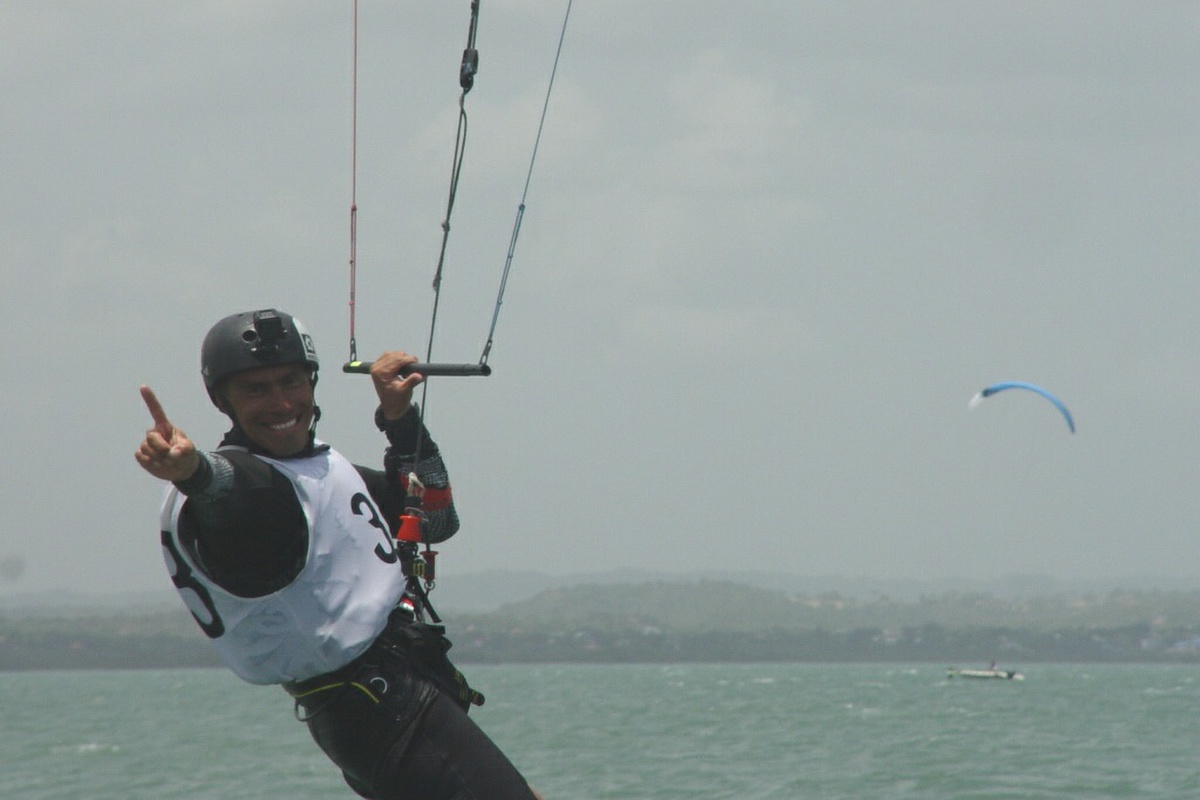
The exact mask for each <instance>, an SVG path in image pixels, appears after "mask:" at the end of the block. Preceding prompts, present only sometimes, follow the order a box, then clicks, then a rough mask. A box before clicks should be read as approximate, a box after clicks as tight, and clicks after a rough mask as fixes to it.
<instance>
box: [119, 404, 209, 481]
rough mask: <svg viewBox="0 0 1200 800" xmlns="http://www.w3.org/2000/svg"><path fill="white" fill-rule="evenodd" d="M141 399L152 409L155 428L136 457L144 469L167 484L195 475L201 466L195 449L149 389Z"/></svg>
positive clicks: (138, 450) (143, 442) (148, 431)
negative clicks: (172, 422)
mask: <svg viewBox="0 0 1200 800" xmlns="http://www.w3.org/2000/svg"><path fill="white" fill-rule="evenodd" d="M141 392H142V399H143V400H145V401H146V408H148V409H150V417H151V418H152V419H153V420H154V427H153V428H150V429H149V430H147V431H146V438H145V439H143V440H142V445H141V447H139V448H138V449H137V452H135V453H134V454H133V457H134V458H135V459H137V462H138V463H139V464H141V465H142V469H144V470H146V472H149V473H150V474H151V475H153V476H154V477H156V478H161V479H162V480H164V481H182V480H186V479H187V478H190V477H191V476H192V475H193V474H195V472H196V469H197V468H198V467H199V466H200V456H198V455H197V454H196V446H195V445H194V444H192V440H191V439H189V438H188V437H187V434H185V433H184V432H183V431H182V430H180V429H179V428H176V427H175V426H174V425H173V424H171V421H170V420H169V419H167V414H166V412H165V411H163V407H162V404H161V403H159V402H158V398H157V397H155V396H154V392H153V391H151V390H150V387H149V386H143V387H141Z"/></svg>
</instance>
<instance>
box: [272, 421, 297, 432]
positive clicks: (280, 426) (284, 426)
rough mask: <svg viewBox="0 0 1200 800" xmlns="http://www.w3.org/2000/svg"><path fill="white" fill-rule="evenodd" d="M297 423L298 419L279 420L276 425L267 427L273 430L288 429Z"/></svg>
mask: <svg viewBox="0 0 1200 800" xmlns="http://www.w3.org/2000/svg"><path fill="white" fill-rule="evenodd" d="M295 424H296V420H294V419H289V420H288V421H287V422H277V423H275V424H274V425H268V426H267V427H268V428H270V429H271V430H273V431H286V430H287V429H288V428H291V427H292V426H294V425H295Z"/></svg>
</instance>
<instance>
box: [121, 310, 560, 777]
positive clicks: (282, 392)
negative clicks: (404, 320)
mask: <svg viewBox="0 0 1200 800" xmlns="http://www.w3.org/2000/svg"><path fill="white" fill-rule="evenodd" d="M416 362H417V359H416V358H415V357H413V356H411V355H408V354H407V353H405V352H403V351H400V350H396V351H391V352H387V353H384V354H383V355H382V356H380V357H379V358H378V359H377V360H376V361H375V362H374V365H373V366H372V368H371V378H372V382H373V384H374V387H375V391H376V394H377V395H378V398H379V408H378V410H377V411H376V415H375V422H376V424H377V426H378V427H379V429H380V430H381V431H382V432H383V433H384V434H385V435H386V437H387V441H388V447H387V450H386V453H385V458H384V466H385V469H384V470H383V471H380V470H374V469H369V468H365V467H359V466H356V465H352V464H351V463H350V462H349V461H348V460H347V459H346V458H345V457H344V456H342V455H341V454H340V453H338V452H337V451H336V450H334V449H332V448H331V447H330V446H329V445H328V444H325V443H324V442H322V441H321V440H319V439H317V438H316V435H315V427H316V422H317V420H318V419H319V417H320V410H319V409H318V408H317V405H316V403H315V395H314V387H315V386H316V383H317V371H318V360H317V352H316V349H315V347H314V346H313V341H312V338H311V337H310V336H309V335H308V333H307V332H306V330H305V328H304V326H303V325H302V324H301V323H300V322H299V321H298V320H296V319H295V318H294V317H292V316H291V315H289V314H286V313H284V312H282V311H277V310H275V309H265V310H260V311H253V312H245V313H241V314H233V315H231V316H228V317H225V318H224V319H222V320H220V321H219V322H217V323H216V324H215V325H214V326H213V327H212V329H211V330H210V331H209V332H208V335H207V336H206V337H205V339H204V343H203V346H202V348H201V373H202V377H203V379H204V385H205V388H206V389H207V390H208V395H209V398H210V399H211V400H212V402H213V404H214V405H216V407H217V408H218V409H219V410H220V411H221V412H222V413H224V414H226V415H227V416H228V417H229V418H230V420H231V422H232V428H231V429H230V430H229V432H228V433H227V434H226V435H225V437H224V440H223V441H222V442H221V444H220V446H219V447H218V448H217V449H216V450H215V451H211V452H205V451H203V450H199V449H197V448H196V446H195V445H194V444H193V442H192V441H191V440H190V439H189V438H188V437H187V435H186V434H185V433H184V432H183V431H182V430H181V429H180V428H178V427H176V426H175V425H174V424H173V423H172V422H170V420H169V419H168V417H167V415H166V413H165V412H164V411H163V408H162V405H161V404H160V403H159V401H158V399H157V397H156V396H155V394H154V392H153V391H151V390H150V388H149V387H147V386H143V387H142V388H141V393H142V397H143V399H144V401H145V403H146V406H147V408H148V409H149V411H150V416H151V418H152V419H153V423H154V424H153V427H151V428H150V429H149V430H148V431H147V432H146V437H145V439H144V440H143V441H142V443H141V446H140V447H139V448H138V450H137V452H136V453H135V457H136V459H137V461H138V463H139V464H140V465H141V466H142V467H143V468H144V469H145V470H146V471H147V472H149V473H150V474H151V475H153V476H154V477H156V478H160V479H162V480H165V481H169V482H170V484H171V485H170V486H169V487H168V491H167V494H166V497H165V499H164V503H163V508H162V512H161V529H162V545H163V552H164V557H165V559H166V562H167V568H168V571H169V573H170V575H171V580H172V582H173V583H174V584H175V586H176V588H178V590H179V593H180V595H181V597H182V598H183V600H184V602H185V603H186V604H187V606H188V608H189V609H190V610H191V611H192V614H193V615H194V616H195V618H196V621H197V622H198V623H199V624H200V627H201V628H202V629H203V631H204V632H205V634H207V635H208V637H209V638H210V639H211V640H212V642H213V644H214V646H215V647H216V649H217V651H218V652H219V653H220V655H221V657H222V658H223V660H224V661H225V662H226V664H228V666H229V667H230V668H231V669H232V670H233V671H234V672H235V673H236V674H237V675H238V676H239V677H241V678H242V679H243V680H246V681H248V682H250V683H254V684H280V685H282V686H283V687H284V689H285V690H286V691H287V692H288V693H289V694H290V695H291V696H292V697H293V698H295V703H296V713H297V716H298V717H299V718H301V719H302V720H304V721H306V722H307V724H308V727H309V730H310V732H311V733H312V736H313V738H314V739H315V740H316V742H317V744H318V745H319V746H320V747H321V749H322V750H324V751H325V753H326V754H327V755H328V756H329V758H330V759H331V760H332V761H333V762H334V763H335V764H336V765H337V766H338V767H340V768H341V770H342V772H343V774H344V775H345V778H346V781H347V782H348V783H349V784H350V786H351V787H352V788H353V789H354V790H355V791H356V792H358V794H360V795H362V796H363V797H367V798H372V799H373V800H394V799H398V798H401V797H403V798H406V800H407V799H411V798H428V799H429V800H433V799H435V798H445V799H449V798H464V797H487V798H493V799H495V800H508V799H510V798H512V799H514V800H515V799H517V798H520V799H521V800H529V799H530V798H536V797H538V795H536V793H534V792H533V791H532V790H531V789H530V788H529V786H528V784H527V782H526V781H525V779H524V778H523V777H522V776H521V774H520V773H519V772H518V770H517V769H516V767H515V766H514V765H513V764H512V763H511V762H510V761H509V759H508V758H507V757H506V756H505V755H504V754H503V753H502V752H501V751H500V749H499V748H498V747H497V746H496V745H495V743H493V742H492V740H491V739H490V738H489V737H488V736H487V735H486V734H485V733H484V732H483V731H482V730H481V729H480V728H479V727H478V726H477V725H476V724H475V722H474V721H473V720H472V719H470V718H469V717H468V716H467V709H468V708H469V707H470V705H471V704H472V703H481V702H482V695H480V694H479V693H478V692H475V691H474V690H472V689H471V688H470V687H469V686H468V685H467V683H466V681H465V679H463V677H462V674H461V673H460V672H459V671H458V670H457V669H455V668H454V666H453V665H452V664H451V663H450V661H449V660H448V659H447V658H446V655H445V653H446V650H447V649H449V646H450V644H449V641H448V640H446V639H445V637H444V636H443V635H442V627H441V626H440V625H432V624H429V623H427V622H425V621H424V618H423V614H422V603H424V602H427V600H426V598H424V596H423V594H422V593H421V592H420V591H419V590H418V591H415V592H414V586H413V581H412V580H411V575H409V574H406V573H409V572H410V570H409V566H410V565H406V564H405V560H406V559H405V558H404V557H402V550H403V548H401V547H398V546H397V543H396V542H394V541H393V539H392V535H393V534H394V533H395V531H396V530H397V528H398V527H399V525H400V522H399V518H400V515H401V514H402V513H404V512H405V506H406V504H407V505H410V504H411V503H412V502H413V499H412V498H413V497H414V495H415V494H421V493H423V506H424V508H423V524H422V526H421V532H422V538H423V539H424V540H425V541H427V542H440V541H443V540H445V539H448V538H449V537H450V536H452V535H454V534H455V533H456V532H457V530H458V527H459V523H458V515H457V511H456V510H455V507H454V501H453V496H452V494H451V488H450V483H449V478H448V475H447V473H446V468H445V465H444V462H443V461H442V458H441V455H440V453H439V451H438V447H437V445H436V444H435V443H434V442H433V440H432V439H431V438H430V436H429V433H428V430H426V429H425V427H424V424H423V423H422V421H421V418H420V415H419V413H418V411H417V410H416V408H415V406H414V404H413V402H412V394H413V389H414V388H415V387H416V386H417V385H418V384H420V383H421V382H422V381H423V380H424V377H423V376H421V375H419V374H415V373H414V374H409V375H403V374H402V373H403V372H404V371H405V367H407V366H409V365H410V364H413V363H416ZM410 473H411V475H412V476H413V477H414V478H415V481H413V480H412V479H411V478H409V477H408V476H409V475H410ZM410 483H415V484H417V486H410V485H409V484H410ZM418 486H419V487H422V488H421V491H418ZM410 489H411V491H409V490H410ZM418 585H419V584H418Z"/></svg>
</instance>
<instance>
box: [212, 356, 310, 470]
mask: <svg viewBox="0 0 1200 800" xmlns="http://www.w3.org/2000/svg"><path fill="white" fill-rule="evenodd" d="M219 394H220V395H221V396H222V397H223V399H224V401H225V403H226V404H227V405H228V408H226V409H224V410H225V412H226V413H228V414H229V415H230V416H232V417H233V419H234V421H235V422H236V423H237V424H238V426H240V427H241V429H242V430H243V431H244V432H245V433H246V436H247V437H249V439H250V441H252V442H253V443H254V444H256V445H257V446H258V447H259V448H261V449H262V450H264V451H265V452H266V453H267V454H269V455H272V456H276V457H279V458H286V457H288V456H293V455H295V454H297V453H299V452H300V451H301V450H303V449H304V448H305V447H307V446H308V442H309V428H311V427H312V421H313V413H314V408H315V404H314V401H313V385H312V379H311V378H310V377H309V373H308V370H307V369H305V368H304V366H303V365H301V364H286V365H284V366H279V367H264V368H262V369H254V370H249V371H247V372H239V373H237V374H234V375H231V376H230V377H229V379H228V380H227V381H226V382H225V384H224V385H223V386H222V387H221V390H220V392H219Z"/></svg>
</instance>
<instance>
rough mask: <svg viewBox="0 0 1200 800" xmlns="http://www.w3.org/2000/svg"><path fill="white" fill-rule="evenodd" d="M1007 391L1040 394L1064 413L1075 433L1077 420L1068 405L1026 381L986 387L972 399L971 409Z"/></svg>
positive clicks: (1068, 424) (1072, 431) (1069, 426)
mask: <svg viewBox="0 0 1200 800" xmlns="http://www.w3.org/2000/svg"><path fill="white" fill-rule="evenodd" d="M1006 389H1025V390H1026V391H1030V392H1034V393H1036V394H1040V395H1041V396H1042V397H1044V398H1046V399H1047V400H1049V401H1050V402H1051V403H1053V404H1054V405H1055V407H1056V408H1057V409H1058V410H1059V412H1061V413H1062V415H1063V419H1065V420H1066V421H1067V427H1068V428H1070V429H1071V433H1074V432H1075V419H1074V418H1073V417H1072V416H1071V412H1070V411H1068V410H1067V406H1066V404H1065V403H1063V401H1062V400H1059V399H1058V398H1057V397H1055V396H1054V395H1053V394H1051V393H1050V392H1048V391H1047V390H1045V389H1043V388H1042V387H1040V386H1036V385H1034V384H1032V383H1026V382H1024V381H1002V382H1001V383H993V384H992V385H991V386H985V387H984V388H983V389H982V390H980V392H979V393H978V394H977V395H975V396H974V397H972V398H971V408H974V407H975V406H977V405H979V404H980V403H982V402H983V399H984V398H985V397H991V396H992V395H994V394H996V393H998V392H1003V391H1005V390H1006Z"/></svg>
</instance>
